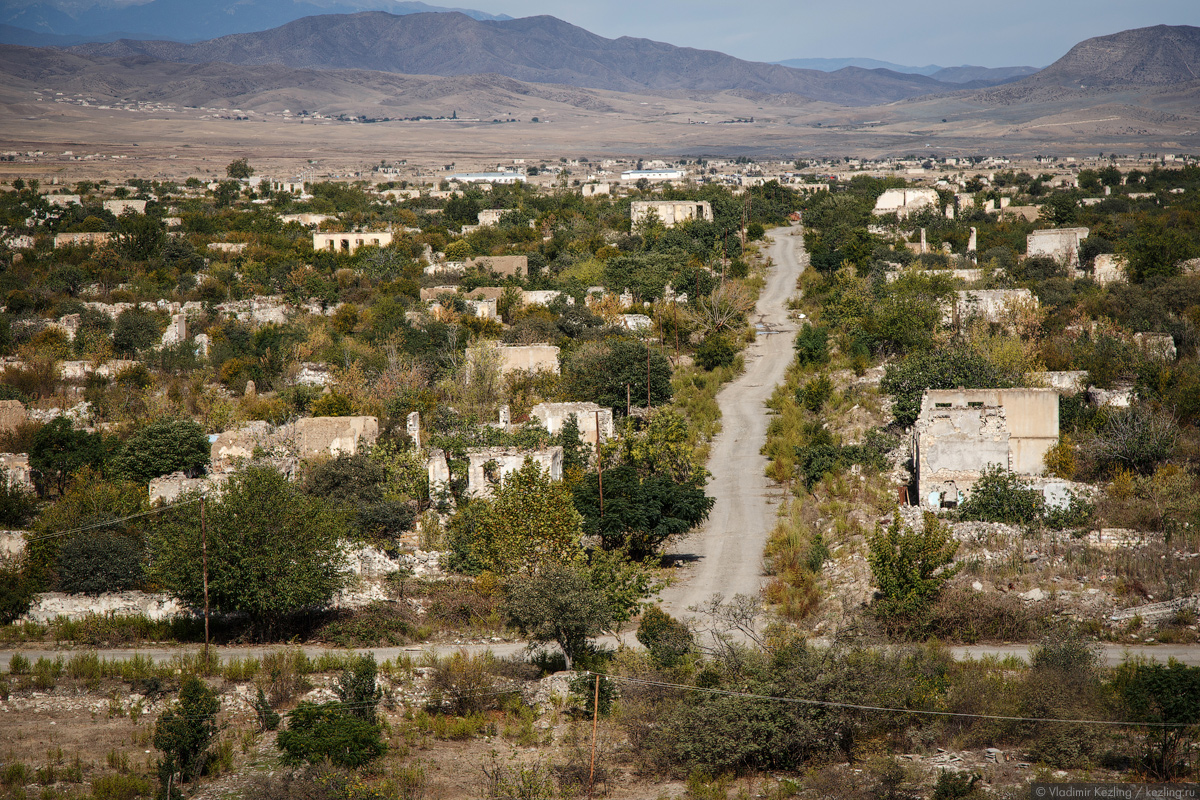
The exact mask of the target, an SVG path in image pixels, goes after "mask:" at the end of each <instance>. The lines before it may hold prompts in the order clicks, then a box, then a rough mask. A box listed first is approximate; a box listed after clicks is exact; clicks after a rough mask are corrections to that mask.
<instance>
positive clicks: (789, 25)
mask: <svg viewBox="0 0 1200 800" xmlns="http://www.w3.org/2000/svg"><path fill="white" fill-rule="evenodd" d="M427 2H429V3H431V4H441V5H457V6H462V7H467V8H478V9H479V10H481V11H487V12H489V13H493V14H510V15H512V16H514V17H525V16H531V15H534V14H552V15H554V16H556V17H558V18H560V19H564V20H566V21H567V22H570V23H573V24H575V25H579V26H580V27H583V28H587V29H588V30H590V31H592V32H594V33H598V34H600V35H601V36H606V37H610V38H616V37H618V36H637V37H643V38H647V39H655V40H657V41H662V42H669V43H671V44H675V45H680V46H683V47H699V48H704V49H712V50H720V51H722V52H725V53H729V54H730V55H733V56H737V57H738V58H744V59H749V60H754V61H782V60H784V59H787V58H837V57H850V56H854V57H862V58H877V59H880V60H883V61H894V62H896V63H899V64H907V65H912V66H923V65H925V64H940V65H942V66H957V65H959V64H976V65H980V66H987V67H999V66H1016V65H1030V66H1037V67H1043V66H1046V65H1047V64H1050V63H1051V62H1053V61H1055V60H1057V59H1058V58H1059V57H1060V56H1062V55H1063V54H1064V53H1066V52H1067V50H1069V49H1070V48H1071V47H1072V46H1073V45H1075V44H1076V43H1078V42H1080V41H1082V40H1083V39H1087V38H1090V37H1092V36H1101V35H1104V34H1108V33H1116V32H1117V31H1122V30H1126V29H1127V28H1142V27H1146V26H1149V25H1162V24H1166V25H1200V0H991V1H990V2H987V1H986V0H985V2H973V0H567V1H566V2H563V1H562V0H474V2H464V1H463V0H458V1H457V2H445V0H442V2H440V3H439V0H427Z"/></svg>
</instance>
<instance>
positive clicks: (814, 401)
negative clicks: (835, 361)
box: [796, 373, 833, 414]
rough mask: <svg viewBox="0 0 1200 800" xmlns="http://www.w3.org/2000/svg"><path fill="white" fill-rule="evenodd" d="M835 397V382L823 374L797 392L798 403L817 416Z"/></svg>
mask: <svg viewBox="0 0 1200 800" xmlns="http://www.w3.org/2000/svg"><path fill="white" fill-rule="evenodd" d="M831 397H833V380H832V379H831V378H830V377H829V376H828V375H826V374H824V373H821V374H820V375H818V376H817V377H815V378H813V379H812V380H810V381H809V382H808V383H806V384H804V386H802V387H801V388H799V389H797V390H796V401H797V402H799V403H800V405H802V406H804V407H805V408H806V409H808V410H809V411H811V412H813V413H814V414H816V413H817V412H819V411H820V410H821V409H822V408H823V407H824V406H825V403H827V402H828V401H829V398H831Z"/></svg>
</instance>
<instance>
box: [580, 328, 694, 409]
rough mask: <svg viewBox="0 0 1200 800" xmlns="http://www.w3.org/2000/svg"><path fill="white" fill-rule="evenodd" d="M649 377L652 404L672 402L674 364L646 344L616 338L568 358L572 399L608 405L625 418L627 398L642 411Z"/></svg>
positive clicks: (584, 349) (593, 344)
mask: <svg viewBox="0 0 1200 800" xmlns="http://www.w3.org/2000/svg"><path fill="white" fill-rule="evenodd" d="M647 351H649V362H648V363H647ZM647 377H649V379H650V398H649V399H650V402H651V404H653V405H655V406H660V405H665V404H667V403H669V402H670V401H671V362H670V361H669V360H668V359H667V357H666V356H665V355H663V354H662V353H660V352H659V351H658V350H653V349H649V348H647V346H646V344H645V342H640V341H637V340H635V339H613V340H609V341H607V342H593V343H589V344H586V345H583V346H580V347H578V348H576V349H575V350H574V351H573V352H572V353H571V355H570V357H568V359H567V361H566V363H565V364H564V372H563V379H564V383H565V385H566V388H567V391H568V392H569V393H570V395H571V397H573V398H575V399H578V400H590V401H592V402H595V403H598V404H600V405H602V406H608V407H609V408H611V409H612V410H613V413H615V414H622V415H623V414H624V413H625V403H626V399H628V400H629V401H630V402H631V403H632V404H633V405H634V406H636V407H639V408H640V407H643V406H644V405H645V403H646V399H647V398H646V379H647ZM626 387H628V393H627V390H626Z"/></svg>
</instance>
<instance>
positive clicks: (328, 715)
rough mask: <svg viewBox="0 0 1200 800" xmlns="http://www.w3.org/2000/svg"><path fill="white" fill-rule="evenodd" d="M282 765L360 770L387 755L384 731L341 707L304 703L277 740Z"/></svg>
mask: <svg viewBox="0 0 1200 800" xmlns="http://www.w3.org/2000/svg"><path fill="white" fill-rule="evenodd" d="M276 741H277V743H278V744H279V749H280V750H281V751H283V762H284V763H285V764H289V765H292V766H295V765H298V764H300V763H301V762H304V761H307V762H308V763H309V764H320V763H321V762H322V761H325V760H326V759H328V760H329V762H330V763H331V764H333V765H335V766H338V767H345V768H346V769H358V768H360V767H363V766H366V765H367V764H369V763H371V762H372V761H374V760H375V759H377V758H379V757H380V756H382V755H383V754H384V753H386V752H387V745H386V744H384V741H383V736H382V730H381V729H380V727H379V725H378V724H376V723H374V722H368V721H367V720H364V719H362V718H361V717H359V716H356V715H354V714H352V713H350V709H347V708H346V707H345V706H343V705H342V704H341V703H325V704H323V705H316V704H314V703H309V702H304V703H301V704H300V705H299V706H297V707H296V709H295V710H294V711H292V713H290V714H289V715H288V726H287V730H284V731H280V732H279V736H278V738H277V739H276Z"/></svg>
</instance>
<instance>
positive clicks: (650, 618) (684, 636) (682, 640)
mask: <svg viewBox="0 0 1200 800" xmlns="http://www.w3.org/2000/svg"><path fill="white" fill-rule="evenodd" d="M637 640H638V641H639V642H641V643H642V646H643V647H645V648H646V650H647V652H649V653H650V658H651V659H652V660H653V661H654V663H655V664H657V665H658V666H660V667H664V668H667V669H669V668H671V667H673V666H675V665H676V664H678V663H679V662H680V661H682V660H683V659H684V658H686V657H687V655H688V653H690V652H692V650H693V649H694V647H695V642H694V641H693V639H692V632H691V630H690V629H689V628H688V626H687V625H685V624H684V623H682V622H680V621H679V620H677V619H675V618H674V617H672V616H671V615H670V614H668V613H667V612H665V611H663V610H662V609H661V608H659V607H658V606H651V607H650V608H648V609H646V611H645V612H644V613H643V614H642V620H641V623H640V624H639V625H638V629H637Z"/></svg>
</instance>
